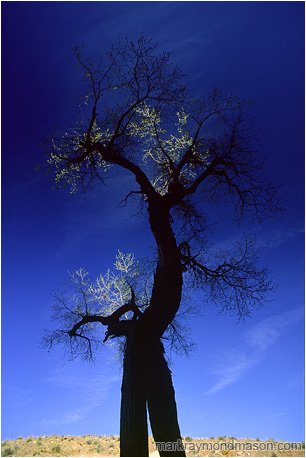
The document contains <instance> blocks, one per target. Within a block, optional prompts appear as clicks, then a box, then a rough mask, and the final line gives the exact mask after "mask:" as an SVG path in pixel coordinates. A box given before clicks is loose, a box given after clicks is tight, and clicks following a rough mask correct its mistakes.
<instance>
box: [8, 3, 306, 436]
mask: <svg viewBox="0 0 306 458" xmlns="http://www.w3.org/2000/svg"><path fill="white" fill-rule="evenodd" d="M141 33H143V34H145V35H146V36H148V37H152V38H153V39H154V40H155V41H156V42H157V43H158V47H159V49H161V50H167V51H171V52H172V55H173V59H174V61H175V62H177V63H178V64H179V66H180V67H181V68H182V69H183V70H184V72H185V73H186V76H187V79H188V80H189V81H190V84H191V88H192V90H193V91H194V93H195V94H198V95H200V94H202V93H205V92H207V91H208V90H209V89H210V88H211V87H212V86H214V85H216V86H218V87H220V88H222V89H224V90H225V91H228V92H231V93H234V94H237V95H239V96H241V97H247V98H253V99H254V101H255V106H254V109H253V124H254V127H255V128H258V129H261V130H264V131H265V132H266V133H265V136H264V138H263V143H262V146H261V149H262V151H263V153H264V154H266V155H267V159H268V160H267V177H268V178H269V179H271V180H274V181H276V182H282V192H283V193H284V194H285V195H286V199H287V212H286V213H285V214H284V215H282V216H279V217H278V218H276V219H274V220H270V221H266V222H264V223H263V224H261V225H257V226H254V225H253V226H250V225H247V224H246V225H245V226H243V227H241V229H240V231H241V232H243V231H247V230H250V229H251V230H252V232H253V233H255V234H256V236H257V240H258V243H259V245H260V246H261V248H262V262H263V263H264V264H265V265H267V266H268V267H269V268H270V270H271V271H272V273H273V275H274V278H275V280H276V282H278V283H279V290H278V291H277V293H276V294H275V295H274V300H273V302H271V303H269V304H268V305H267V306H266V307H265V308H264V309H262V310H260V311H259V312H257V313H256V314H255V315H254V316H253V318H252V319H251V320H248V321H246V323H245V324H243V323H240V324H237V323H236V322H235V320H234V319H231V318H229V317H226V316H222V315H218V314H217V311H216V310H214V309H213V308H212V307H211V306H209V304H203V307H202V310H203V313H202V316H201V317H198V318H194V319H192V320H191V323H190V324H191V326H192V329H193V339H194V341H195V342H196V343H197V351H196V352H195V353H194V354H193V355H191V357H190V358H189V359H187V358H184V357H182V358H177V357H174V361H173V366H172V370H173V374H174V384H175V388H176V396H177V401H178V409H179V419H180V423H181V429H182V434H183V435H190V436H194V437H210V436H220V435H228V436H236V437H254V438H255V437H259V438H262V439H265V438H269V437H273V438H275V439H282V440H304V397H303V392H304V124H305V120H304V2H2V438H3V439H5V438H15V437H17V436H23V437H26V436H29V435H50V434H73V435H81V434H99V435H104V434H118V433H119V402H120V377H121V372H120V371H121V370H120V366H118V365H117V366H116V364H114V363H113V362H112V359H111V358H112V354H111V351H110V350H109V349H105V350H104V351H103V352H102V353H101V354H100V356H99V357H98V359H97V363H96V365H89V364H87V363H82V362H78V361H75V362H73V363H71V364H63V362H62V361H61V360H60V357H61V353H60V352H58V353H57V352H56V351H55V352H53V353H51V354H48V353H47V352H46V351H44V350H40V349H39V339H40V334H41V332H42V330H43V329H44V328H48V327H50V313H49V309H50V305H51V304H52V299H51V296H50V293H51V292H52V290H54V289H55V288H57V287H58V286H59V285H60V283H61V281H62V280H64V278H65V277H66V274H67V271H68V270H73V269H75V268H78V267H79V266H82V267H85V268H86V269H88V270H89V271H90V272H91V273H92V274H93V276H97V275H98V274H99V273H100V272H101V273H104V272H105V271H106V269H107V268H108V267H110V266H111V265H112V263H113V261H114V257H115V254H116V252H117V250H118V249H120V250H121V251H123V252H134V253H135V255H136V256H137V257H140V256H143V255H145V254H146V253H148V252H149V251H148V246H149V245H150V244H151V243H152V238H151V236H150V233H149V228H148V224H147V222H146V220H145V219H144V218H141V217H135V218H130V216H131V213H133V212H134V209H129V208H128V209H125V210H122V209H121V210H120V209H115V207H116V205H117V204H118V203H119V202H120V201H121V199H122V198H123V197H124V196H125V192H128V190H129V186H130V183H131V181H130V177H129V176H128V175H126V174H123V175H118V177H117V178H115V179H114V183H110V185H109V187H96V188H95V189H94V191H93V192H92V193H89V194H87V196H84V195H81V194H78V195H76V196H74V197H72V198H70V197H69V196H67V195H66V194H65V193H63V192H60V191H52V190H51V184H50V182H49V181H48V180H47V179H46V178H45V177H42V176H40V175H39V174H37V173H35V172H34V170H33V169H34V167H35V166H36V165H37V164H38V163H40V162H41V161H42V148H41V146H40V143H41V142H42V141H43V140H44V138H45V136H46V135H47V134H48V133H49V132H50V131H52V130H53V129H58V128H64V129H65V128H66V127H69V126H70V125H72V124H73V123H74V121H75V120H77V119H78V118H79V117H80V114H79V112H78V108H77V107H78V97H79V96H80V95H81V94H82V82H81V77H80V75H79V73H78V71H77V69H76V67H75V59H74V54H73V52H72V50H73V48H74V47H75V46H76V45H85V46H86V47H87V49H88V51H89V52H90V53H92V54H94V55H99V51H100V49H104V47H105V46H107V45H109V44H110V43H112V42H115V41H117V40H118V38H124V37H125V36H128V37H129V39H131V40H133V39H137V38H138V37H139V35H140V34H141ZM118 183H120V186H118ZM118 188H119V189H118ZM216 214H217V213H215V214H214V216H215V215H216ZM237 231H238V229H237V227H236V226H234V225H233V226H226V227H225V226H224V225H223V226H222V225H221V227H220V228H219V230H218V232H217V234H216V240H215V243H216V244H218V243H219V244H222V245H227V244H228V243H229V242H230V241H231V240H233V239H235V238H236V237H237Z"/></svg>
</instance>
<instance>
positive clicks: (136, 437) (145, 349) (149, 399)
mask: <svg viewBox="0 0 306 458" xmlns="http://www.w3.org/2000/svg"><path fill="white" fill-rule="evenodd" d="M148 211H149V219H150V226H151V230H152V233H153V235H154V237H155V240H156V242H157V246H158V265H157V268H156V272H155V276H154V285H153V290H152V296H151V301H150V305H149V307H148V308H147V309H146V310H145V312H144V313H143V315H142V316H141V318H139V320H138V321H137V324H136V326H135V329H134V330H133V333H132V335H130V336H129V337H128V338H127V344H126V351H125V358H124V370H123V381H122V400H121V430H120V455H121V456H148V431H147V410H146V403H147V405H148V410H149V417H150V423H151V427H152V433H153V437H154V440H155V441H156V442H159V443H167V444H169V443H170V444H172V450H160V455H161V456H185V453H184V451H183V450H181V449H180V444H181V435H180V429H179V425H178V420H177V410H176V402H175V396H174V388H173V384H172V379H171V373H170V370H169V368H168V365H167V363H166V361H165V358H164V355H163V353H164V349H163V346H162V344H161V342H160V338H161V336H162V335H163V333H164V332H165V330H166V328H167V326H168V325H169V324H170V323H171V322H172V320H173V318H174V317H175V314H176V312H177V310H178V308H179V306H180V302H181V292H182V266H181V258H180V252H179V250H178V248H177V245H176V240H175V237H174V234H173V231H172V228H171V224H170V215H169V210H168V209H167V208H166V207H165V205H164V204H163V202H162V200H161V199H158V200H151V201H150V202H149V206H148ZM168 447H169V448H170V447H171V445H168ZM166 448H167V446H166Z"/></svg>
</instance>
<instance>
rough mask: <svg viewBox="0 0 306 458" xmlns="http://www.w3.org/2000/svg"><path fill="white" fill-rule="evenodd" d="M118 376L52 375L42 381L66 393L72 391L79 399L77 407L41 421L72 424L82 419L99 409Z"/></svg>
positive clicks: (50, 423)
mask: <svg viewBox="0 0 306 458" xmlns="http://www.w3.org/2000/svg"><path fill="white" fill-rule="evenodd" d="M118 380H119V376H117V375H107V374H103V375H101V376H99V377H94V378H92V377H87V376H76V375H73V374H54V375H53V376H50V377H47V378H45V379H43V381H44V382H45V383H50V384H52V385H55V386H58V387H60V388H62V389H66V390H67V391H69V392H70V391H72V390H73V392H74V394H75V395H76V396H77V398H78V399H79V403H78V407H77V408H75V409H72V410H70V411H68V412H61V413H60V415H59V416H56V417H53V418H44V419H43V420H42V421H43V423H44V424H48V425H63V424H73V423H77V422H78V421H80V420H82V419H84V418H85V417H86V416H87V414H88V413H89V412H90V411H91V410H93V409H94V408H96V407H99V406H100V405H101V404H102V403H103V400H104V399H106V397H107V396H108V394H109V391H110V390H111V388H112V386H113V384H114V383H116V382H118Z"/></svg>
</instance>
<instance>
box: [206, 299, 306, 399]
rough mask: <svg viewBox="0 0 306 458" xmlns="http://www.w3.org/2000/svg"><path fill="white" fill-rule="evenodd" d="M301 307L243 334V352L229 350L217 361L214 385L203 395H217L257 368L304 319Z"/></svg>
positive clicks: (270, 319) (270, 318) (264, 321)
mask: <svg viewBox="0 0 306 458" xmlns="http://www.w3.org/2000/svg"><path fill="white" fill-rule="evenodd" d="M303 313H304V309H303V308H301V307H300V308H296V309H294V310H291V311H288V312H283V313H281V314H279V315H274V316H271V317H269V318H267V319H265V320H262V321H261V322H259V323H258V324H256V325H255V326H253V327H252V328H250V330H249V331H248V332H246V333H245V335H244V344H245V350H243V351H242V350H240V349H237V348H232V349H230V350H228V351H226V352H224V354H223V355H222V356H221V357H220V358H219V360H218V362H217V366H216V367H215V368H214V370H213V373H214V374H215V375H216V376H217V381H216V383H215V384H214V385H213V386H212V388H210V389H209V390H207V391H205V392H204V395H205V396H208V395H211V394H214V393H217V392H218V391H220V390H222V389H224V388H226V387H227V386H229V385H231V384H232V383H235V382H237V381H238V380H240V379H241V378H242V377H243V376H244V375H245V374H246V372H247V371H249V370H251V369H252V368H254V367H255V366H257V365H258V364H259V363H260V362H261V361H262V360H263V359H264V358H265V356H266V354H267V351H268V349H269V348H270V347H272V345H274V343H276V341H277V340H278V339H279V338H281V336H282V335H284V334H285V332H287V331H288V330H289V329H290V328H292V327H293V326H295V325H296V324H297V323H298V322H299V321H301V320H303Z"/></svg>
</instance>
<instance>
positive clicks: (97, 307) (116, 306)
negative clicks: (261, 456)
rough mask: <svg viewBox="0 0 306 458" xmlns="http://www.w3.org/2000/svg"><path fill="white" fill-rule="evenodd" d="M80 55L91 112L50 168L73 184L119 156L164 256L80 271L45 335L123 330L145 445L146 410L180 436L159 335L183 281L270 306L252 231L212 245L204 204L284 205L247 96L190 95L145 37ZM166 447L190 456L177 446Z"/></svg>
mask: <svg viewBox="0 0 306 458" xmlns="http://www.w3.org/2000/svg"><path fill="white" fill-rule="evenodd" d="M76 57H77V60H78V64H79V66H80V68H81V70H82V71H83V72H84V77H85V79H86V82H87V87H88V92H87V93H86V95H85V97H84V102H85V104H86V105H87V107H88V108H89V112H88V119H85V120H83V121H82V122H80V123H79V124H77V125H76V126H75V127H73V128H71V129H70V130H68V131H67V132H66V133H65V134H64V135H61V136H59V137H58V138H53V139H52V143H51V154H50V155H49V158H48V163H49V166H50V170H52V172H53V173H54V177H55V182H56V183H57V184H58V185H59V186H60V185H62V184H66V185H69V186H70V190H71V192H72V193H74V192H75V191H76V190H77V189H79V188H85V189H87V188H88V187H89V186H90V185H91V183H92V182H93V181H94V180H95V179H99V180H101V181H102V182H103V181H104V177H105V174H106V176H107V174H108V171H109V169H110V168H112V167H119V168H123V169H125V170H127V171H128V172H130V173H131V174H132V175H133V176H134V177H135V180H136V184H137V187H136V189H135V190H131V192H130V193H129V195H128V196H126V198H125V200H124V202H125V204H127V203H128V199H129V197H130V196H131V195H133V194H136V195H138V196H139V198H140V199H141V201H142V203H143V211H144V213H145V214H146V215H147V217H148V221H149V227H150V230H151V232H152V234H153V236H154V238H155V241H156V245H157V262H156V266H155V270H154V275H153V278H152V284H151V286H150V283H149V282H148V279H147V277H146V276H145V275H142V273H141V269H139V267H137V265H136V264H137V263H136V261H135V260H134V258H133V256H132V255H123V254H122V253H120V252H119V254H118V257H117V260H116V265H115V267H116V269H117V273H116V274H115V273H112V272H111V271H109V272H108V273H107V274H106V276H104V277H103V276H101V277H99V278H98V279H97V280H96V281H95V282H93V281H92V280H90V278H89V276H88V275H87V273H86V272H85V271H84V270H82V269H80V270H79V271H76V272H74V274H72V275H71V276H70V279H69V288H72V290H73V291H72V292H71V291H70V290H69V288H68V289H66V290H65V291H64V292H61V293H57V294H56V314H55V315H56V318H57V319H59V320H60V321H62V323H64V325H63V324H62V325H61V327H59V328H58V329H57V330H56V331H55V332H53V333H51V335H49V336H48V338H47V340H48V342H49V343H50V344H52V343H54V342H55V341H57V342H68V345H70V348H71V351H72V354H73V355H77V354H79V353H82V352H84V351H85V354H87V356H91V354H92V349H93V345H94V344H95V343H96V342H99V341H101V336H100V337H99V336H97V332H99V331H100V327H99V326H100V325H101V324H102V325H104V326H106V328H107V332H106V336H105V339H104V340H107V339H108V338H110V337H112V338H113V337H118V338H121V339H122V338H123V339H124V342H125V343H124V366H123V380H122V401H121V422H120V447H121V456H147V455H148V431H147V409H148V412H149V419H150V423H151V427H152V432H153V436H154V439H155V441H157V442H170V443H171V442H172V443H177V444H179V443H180V442H181V435H180V430H179V425H178V420H177V409H176V403H175V396H174V389H173V385H172V380H171V373H170V371H169V368H168V366H167V363H166V361H165V358H164V347H163V345H162V343H161V339H162V337H163V336H165V334H166V333H167V332H169V331H172V337H171V338H172V341H175V339H176V337H177V338H180V334H178V333H177V329H176V328H175V326H174V324H173V323H174V319H175V317H176V315H177V314H178V311H179V308H180V304H181V298H182V287H183V281H184V282H185V283H186V284H187V285H188V287H194V288H196V289H199V288H202V289H203V290H204V291H206V292H207V295H208V300H209V301H210V302H212V301H214V302H215V303H216V304H217V305H221V307H222V309H223V310H229V311H230V312H231V313H232V314H237V315H238V316H239V317H243V316H246V315H248V314H250V312H251V311H252V310H254V309H256V308H257V307H259V306H261V305H262V303H263V301H264V300H265V296H266V293H267V292H269V291H270V290H271V289H272V288H273V285H272V283H271V279H270V276H269V273H268V272H267V270H266V269H262V268H260V267H258V266H257V257H258V253H257V250H256V246H255V243H254V240H252V239H250V238H246V240H245V241H240V242H239V243H238V244H236V246H235V247H234V248H233V250H232V251H224V252H222V251H218V252H213V251H212V248H211V245H209V244H208V242H207V238H208V237H207V235H208V225H207V223H206V216H205V213H204V211H205V203H207V202H209V203H210V204H211V203H212V202H213V203H216V204H219V203H224V202H229V201H231V202H232V204H233V209H234V210H233V215H234V217H235V219H236V220H237V221H240V219H241V218H242V217H245V216H247V217H255V218H259V219H261V218H263V217H266V216H270V215H271V214H273V213H274V212H276V211H278V210H279V208H280V206H279V202H278V201H277V200H276V197H275V192H274V188H273V187H272V186H271V185H270V184H266V183H265V180H264V174H263V172H264V162H263V160H262V159H261V158H260V156H259V154H258V152H257V151H256V150H255V149H254V141H253V134H252V132H251V130H250V127H249V115H248V111H249V108H250V105H251V102H250V101H245V100H240V99H239V98H238V97H233V96H231V95H230V96H227V95H224V94H223V93H222V92H220V91H218V90H216V89H213V90H212V91H211V92H210V93H209V94H208V95H207V96H206V97H203V98H202V99H198V100H194V99H192V97H191V96H190V95H189V93H188V91H187V87H186V85H185V84H183V75H182V73H181V71H180V70H179V69H178V68H177V67H176V66H173V65H172V64H171V61H170V55H169V54H168V53H160V54H158V53H157V52H156V48H155V47H154V46H152V43H151V41H150V40H147V39H145V38H143V37H141V38H140V39H139V40H138V41H137V42H136V43H130V42H128V41H125V42H124V43H121V44H120V43H119V44H118V45H117V46H113V47H112V48H111V49H110V51H107V52H106V53H105V55H104V57H103V59H102V60H101V61H99V62H96V61H94V60H92V59H90V58H87V57H84V55H83V52H82V50H81V49H77V50H76ZM49 151H50V150H49ZM69 291H70V293H69ZM160 454H161V456H185V454H184V451H182V450H180V449H179V450H177V451H163V452H162V451H161V452H160Z"/></svg>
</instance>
